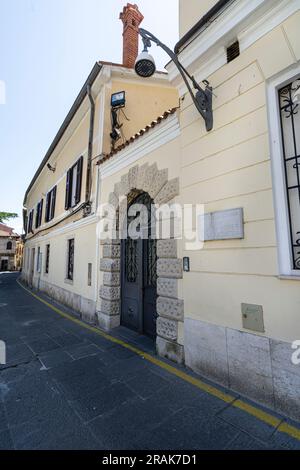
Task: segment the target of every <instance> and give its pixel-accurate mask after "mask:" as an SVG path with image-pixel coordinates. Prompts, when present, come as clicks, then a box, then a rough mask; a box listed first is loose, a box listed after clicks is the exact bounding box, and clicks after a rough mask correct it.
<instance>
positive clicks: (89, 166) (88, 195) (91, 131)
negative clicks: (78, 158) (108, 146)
mask: <svg viewBox="0 0 300 470" xmlns="http://www.w3.org/2000/svg"><path fill="white" fill-rule="evenodd" d="M87 95H88V97H89V100H90V105H91V112H90V129H89V143H88V159H87V169H86V188H85V215H89V214H90V212H91V188H92V155H93V140H94V121H95V102H94V99H93V96H92V90H91V86H90V85H88V86H87Z"/></svg>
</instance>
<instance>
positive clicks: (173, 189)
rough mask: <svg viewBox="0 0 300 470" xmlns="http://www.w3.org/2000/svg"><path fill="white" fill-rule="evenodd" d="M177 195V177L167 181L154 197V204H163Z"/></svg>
mask: <svg viewBox="0 0 300 470" xmlns="http://www.w3.org/2000/svg"><path fill="white" fill-rule="evenodd" d="M178 195H179V178H174V179H172V180H170V181H168V182H167V183H166V184H165V185H164V186H163V188H162V189H161V190H160V191H159V193H158V195H157V196H156V198H155V199H154V202H155V204H165V203H167V202H169V201H171V200H172V199H174V197H176V196H178Z"/></svg>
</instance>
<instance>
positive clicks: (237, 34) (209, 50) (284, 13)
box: [166, 0, 300, 95]
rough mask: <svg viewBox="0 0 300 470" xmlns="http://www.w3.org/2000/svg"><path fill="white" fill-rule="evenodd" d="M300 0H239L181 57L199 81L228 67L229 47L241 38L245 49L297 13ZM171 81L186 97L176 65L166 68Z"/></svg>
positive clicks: (241, 43) (185, 50) (189, 46)
mask: <svg viewBox="0 0 300 470" xmlns="http://www.w3.org/2000/svg"><path fill="white" fill-rule="evenodd" d="M299 9H300V0H251V1H249V0H236V1H235V2H233V3H232V4H230V5H229V6H228V7H227V8H226V9H225V10H224V11H223V13H222V14H221V15H220V16H219V17H217V18H216V19H215V20H214V21H213V22H212V23H211V24H210V25H209V26H208V27H207V28H206V29H205V30H204V31H202V32H201V34H199V35H198V36H197V37H195V38H194V40H192V41H191V43H190V44H189V45H188V46H186V47H185V48H184V49H183V50H182V51H181V52H180V54H179V59H180V61H181V63H182V64H183V65H184V67H186V68H187V69H188V70H190V72H191V73H195V78H196V79H197V80H199V81H201V80H203V79H205V78H207V77H209V75H211V74H212V73H214V72H215V71H216V70H218V69H219V68H220V67H222V66H223V65H225V64H226V53H225V48H226V47H227V46H228V45H229V44H230V42H231V41H233V40H235V39H236V38H238V39H239V40H240V47H241V50H242V51H243V50H245V49H246V48H247V47H249V46H251V44H253V43H254V42H255V41H257V40H258V39H259V38H260V37H262V36H263V35H264V34H267V33H268V32H269V31H271V30H272V29H273V28H275V27H276V26H278V25H279V24H280V23H281V22H282V21H284V20H285V19H286V18H288V17H289V16H290V15H291V14H293V13H294V12H295V11H297V10H299ZM166 68H167V70H168V71H169V79H170V81H171V83H172V84H174V85H176V86H177V87H178V89H179V92H180V94H181V95H182V94H183V93H184V92H186V87H185V85H184V84H183V82H182V79H181V77H180V75H179V72H178V69H177V68H176V66H175V65H174V63H173V62H169V64H168V65H167V66H166Z"/></svg>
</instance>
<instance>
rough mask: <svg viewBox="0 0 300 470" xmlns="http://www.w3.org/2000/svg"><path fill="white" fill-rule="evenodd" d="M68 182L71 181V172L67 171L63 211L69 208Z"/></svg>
mask: <svg viewBox="0 0 300 470" xmlns="http://www.w3.org/2000/svg"><path fill="white" fill-rule="evenodd" d="M70 181H71V170H68V172H67V181H66V197H65V209H66V210H67V209H69V207H70V205H71V204H70V197H71V191H70V189H71V188H70Z"/></svg>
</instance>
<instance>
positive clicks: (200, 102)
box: [139, 28, 213, 131]
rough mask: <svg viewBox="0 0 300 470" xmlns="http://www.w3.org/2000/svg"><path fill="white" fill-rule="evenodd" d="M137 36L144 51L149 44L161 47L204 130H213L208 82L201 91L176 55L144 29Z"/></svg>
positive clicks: (210, 90) (210, 89)
mask: <svg viewBox="0 0 300 470" xmlns="http://www.w3.org/2000/svg"><path fill="white" fill-rule="evenodd" d="M139 34H140V36H141V37H142V40H143V43H144V51H147V49H148V47H151V42H154V43H155V44H157V46H159V47H161V48H162V49H163V50H164V51H165V52H166V53H167V54H168V56H169V57H170V58H171V60H172V61H173V62H174V64H175V65H176V67H177V69H178V70H179V72H180V74H181V76H182V78H183V81H184V83H185V85H186V87H187V89H188V91H189V93H190V95H191V98H192V100H193V103H194V105H195V106H196V108H197V110H198V111H199V113H200V114H201V116H202V117H203V119H204V121H205V126H206V130H207V131H210V130H211V129H212V128H213V112H212V87H211V86H209V84H208V82H206V83H205V85H206V86H205V90H203V88H201V86H200V85H199V84H198V83H197V82H196V80H195V78H194V77H193V76H191V75H190V74H189V73H188V71H187V70H186V69H185V68H184V66H183V65H182V64H181V63H180V62H179V60H178V57H177V55H176V54H175V53H174V52H173V51H172V50H171V49H170V48H169V47H168V46H166V45H165V44H163V43H162V42H160V40H159V39H157V38H156V37H155V36H154V35H153V34H152V33H150V32H149V31H147V30H146V29H143V28H140V29H139ZM188 78H189V80H190V81H191V82H192V84H193V87H194V88H195V90H197V92H196V94H194V93H193V90H192V88H191V86H190V84H189V82H188Z"/></svg>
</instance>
